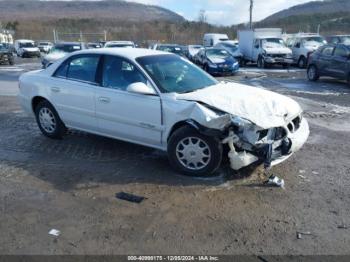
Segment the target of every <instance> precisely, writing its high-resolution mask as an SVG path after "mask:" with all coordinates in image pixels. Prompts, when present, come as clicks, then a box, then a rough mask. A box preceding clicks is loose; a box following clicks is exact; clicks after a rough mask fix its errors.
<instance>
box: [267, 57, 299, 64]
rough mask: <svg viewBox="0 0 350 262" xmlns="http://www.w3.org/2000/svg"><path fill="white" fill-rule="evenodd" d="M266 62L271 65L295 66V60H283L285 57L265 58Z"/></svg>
mask: <svg viewBox="0 0 350 262" xmlns="http://www.w3.org/2000/svg"><path fill="white" fill-rule="evenodd" d="M264 60H265V62H266V63H269V64H289V65H290V64H293V62H294V61H293V58H283V57H271V56H265V57H264Z"/></svg>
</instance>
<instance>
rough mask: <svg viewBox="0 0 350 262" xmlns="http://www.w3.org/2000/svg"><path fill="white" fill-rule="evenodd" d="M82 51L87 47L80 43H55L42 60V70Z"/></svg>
mask: <svg viewBox="0 0 350 262" xmlns="http://www.w3.org/2000/svg"><path fill="white" fill-rule="evenodd" d="M83 49H87V45H86V44H85V43H80V42H61V43H57V44H55V45H54V47H53V48H52V49H51V50H50V52H49V53H48V54H47V55H46V56H44V57H43V58H42V60H41V64H42V65H43V68H47V67H48V66H50V65H51V64H52V63H54V62H55V61H57V60H59V59H61V58H63V57H64V56H66V55H67V54H70V53H73V52H76V51H80V50H83Z"/></svg>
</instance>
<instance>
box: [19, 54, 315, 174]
mask: <svg viewBox="0 0 350 262" xmlns="http://www.w3.org/2000/svg"><path fill="white" fill-rule="evenodd" d="M101 59H102V60H101ZM19 86H20V89H19V101H20V103H21V105H22V107H23V109H24V110H25V111H26V112H28V113H29V114H31V115H33V116H35V118H36V121H37V124H38V126H39V128H40V130H41V132H42V133H43V134H44V135H45V136H47V137H50V138H62V137H63V136H64V135H65V133H66V128H74V129H79V130H84V131H87V132H91V133H94V134H98V135H103V136H107V137H111V138H116V139H120V140H124V141H128V142H132V143H136V144H141V145H144V146H148V147H152V148H157V149H160V150H164V151H167V152H168V156H169V160H170V163H171V165H172V166H173V167H174V168H175V169H176V170H178V171H180V172H182V173H184V174H189V175H201V176H202V175H210V174H213V173H214V172H215V171H216V170H217V169H218V167H219V166H220V163H221V161H222V158H223V157H226V156H223V146H225V147H226V145H224V144H223V143H227V144H228V145H229V147H230V155H229V158H230V161H231V167H232V168H233V169H235V170H239V169H241V168H242V167H245V166H248V165H251V164H253V163H259V162H265V164H267V165H268V166H273V165H276V164H278V163H281V162H282V161H284V160H286V159H288V158H289V157H290V156H291V155H292V154H293V153H294V152H296V151H298V150H299V149H300V148H301V147H302V145H303V144H304V143H305V141H306V140H307V138H308V136H309V128H308V123H307V121H306V119H305V118H303V117H302V110H301V108H300V106H299V105H298V103H296V102H295V101H294V100H292V99H290V98H288V97H285V96H283V95H280V94H277V93H273V92H270V91H266V90H263V89H260V88H255V87H250V86H246V85H242V84H238V83H232V82H231V83H224V82H218V81H217V80H215V79H214V78H212V77H211V76H210V75H208V74H207V73H205V72H204V71H203V70H201V69H200V68H198V67H197V66H195V65H194V64H192V63H190V62H188V61H186V60H184V59H182V58H180V57H179V56H177V55H174V54H169V53H165V52H159V51H154V50H147V49H123V50H121V49H94V50H92V49H90V50H85V51H80V52H77V53H73V54H70V55H69V56H67V57H66V58H65V59H62V60H60V61H58V62H57V63H54V64H53V65H51V66H50V67H48V68H47V69H46V70H40V71H32V72H28V73H25V74H22V75H21V77H20V79H19ZM121 108H122V109H123V110H120V109H121Z"/></svg>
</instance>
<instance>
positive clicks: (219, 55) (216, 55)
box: [206, 49, 230, 59]
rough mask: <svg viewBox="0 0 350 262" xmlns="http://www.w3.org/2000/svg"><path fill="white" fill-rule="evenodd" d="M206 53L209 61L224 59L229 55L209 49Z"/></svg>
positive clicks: (219, 50)
mask: <svg viewBox="0 0 350 262" xmlns="http://www.w3.org/2000/svg"><path fill="white" fill-rule="evenodd" d="M206 53H207V57H208V58H209V59H217V58H223V59H225V58H227V57H229V56H230V54H229V53H228V52H227V51H226V50H223V49H209V50H207V52H206Z"/></svg>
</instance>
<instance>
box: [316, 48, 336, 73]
mask: <svg viewBox="0 0 350 262" xmlns="http://www.w3.org/2000/svg"><path fill="white" fill-rule="evenodd" d="M333 51H334V46H326V47H324V48H323V50H322V52H321V54H320V57H319V59H318V69H319V72H320V74H322V75H327V76H333V72H332V56H333Z"/></svg>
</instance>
